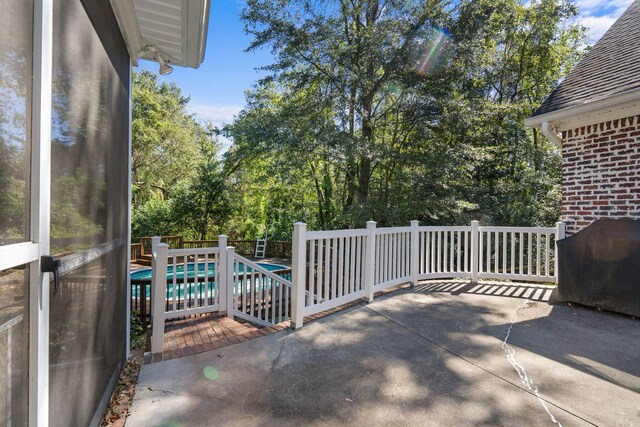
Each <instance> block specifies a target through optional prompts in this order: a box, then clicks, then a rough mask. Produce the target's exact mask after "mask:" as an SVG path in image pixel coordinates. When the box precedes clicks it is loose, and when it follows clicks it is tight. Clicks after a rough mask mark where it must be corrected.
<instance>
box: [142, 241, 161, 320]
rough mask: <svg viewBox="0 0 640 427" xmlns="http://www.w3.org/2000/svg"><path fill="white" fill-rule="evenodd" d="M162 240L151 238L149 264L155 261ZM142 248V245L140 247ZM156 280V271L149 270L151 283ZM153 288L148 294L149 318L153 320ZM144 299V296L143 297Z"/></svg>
mask: <svg viewBox="0 0 640 427" xmlns="http://www.w3.org/2000/svg"><path fill="white" fill-rule="evenodd" d="M161 241H162V238H161V237H160V236H153V237H152V238H151V263H152V264H153V260H154V259H155V257H156V255H157V253H158V245H159V244H160V243H161ZM142 247H144V244H143V245H142ZM165 274H166V272H165ZM155 280H156V270H155V269H154V268H152V269H151V283H153V282H154V281H155ZM154 292H155V291H154V290H153V286H151V291H150V292H149V298H150V300H149V316H151V319H153V296H154ZM145 298H146V295H145Z"/></svg>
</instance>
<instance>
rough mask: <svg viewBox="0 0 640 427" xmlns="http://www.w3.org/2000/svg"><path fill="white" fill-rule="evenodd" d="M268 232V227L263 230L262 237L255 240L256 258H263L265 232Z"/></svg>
mask: <svg viewBox="0 0 640 427" xmlns="http://www.w3.org/2000/svg"><path fill="white" fill-rule="evenodd" d="M268 232H269V227H267V229H266V230H265V231H264V239H258V240H256V253H255V257H256V258H264V257H265V255H266V252H267V234H268Z"/></svg>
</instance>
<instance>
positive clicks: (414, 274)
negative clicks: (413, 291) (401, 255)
mask: <svg viewBox="0 0 640 427" xmlns="http://www.w3.org/2000/svg"><path fill="white" fill-rule="evenodd" d="M419 225H420V221H416V220H413V221H411V253H410V257H411V259H410V263H409V267H410V269H409V271H410V273H411V286H416V285H417V284H418V273H419V268H420V267H419V265H420V264H419V260H420V258H419V257H420V253H419V252H420V245H419V243H418V242H419V241H420V240H419V239H420V232H419V231H418V226H419Z"/></svg>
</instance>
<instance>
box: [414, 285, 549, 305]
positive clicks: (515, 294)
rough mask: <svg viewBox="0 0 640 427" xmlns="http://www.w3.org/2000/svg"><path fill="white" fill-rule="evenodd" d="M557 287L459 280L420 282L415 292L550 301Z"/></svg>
mask: <svg viewBox="0 0 640 427" xmlns="http://www.w3.org/2000/svg"><path fill="white" fill-rule="evenodd" d="M554 289H555V287H552V286H546V285H534V284H527V283H510V282H480V283H478V284H475V285H474V284H471V283H469V282H458V281H438V282H427V283H424V282H423V283H419V284H418V286H416V287H415V288H414V289H413V291H414V292H448V293H450V294H451V295H460V294H476V295H491V296H498V297H509V298H521V299H528V300H531V301H549V300H550V298H551V294H552V293H553V291H554Z"/></svg>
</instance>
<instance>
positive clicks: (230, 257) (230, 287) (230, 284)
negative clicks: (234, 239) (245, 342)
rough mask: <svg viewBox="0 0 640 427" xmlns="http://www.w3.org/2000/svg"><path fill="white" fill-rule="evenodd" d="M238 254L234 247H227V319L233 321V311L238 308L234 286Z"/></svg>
mask: <svg viewBox="0 0 640 427" xmlns="http://www.w3.org/2000/svg"><path fill="white" fill-rule="evenodd" d="M235 253H236V248H234V247H233V246H228V247H227V268H226V270H227V280H226V283H227V286H226V288H227V303H226V304H225V305H226V306H227V317H229V318H231V320H233V310H234V309H235V308H236V307H235V305H234V302H235V301H236V300H235V291H234V286H235V280H234V273H235V272H234V271H233V270H234V268H233V264H234V258H235V257H234V255H235Z"/></svg>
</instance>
